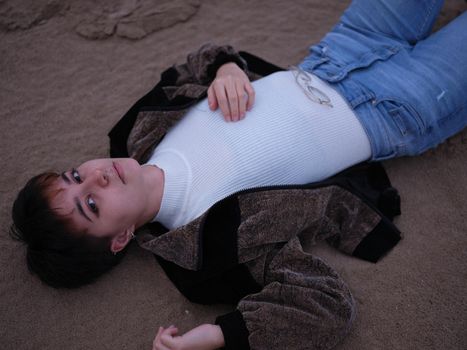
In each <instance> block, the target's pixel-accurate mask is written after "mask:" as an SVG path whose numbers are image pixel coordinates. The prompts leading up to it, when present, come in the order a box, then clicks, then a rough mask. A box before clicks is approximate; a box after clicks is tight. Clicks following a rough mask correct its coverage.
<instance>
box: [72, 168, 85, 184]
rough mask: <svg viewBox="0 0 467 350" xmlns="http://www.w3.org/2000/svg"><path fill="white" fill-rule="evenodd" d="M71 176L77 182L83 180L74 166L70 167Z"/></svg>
mask: <svg viewBox="0 0 467 350" xmlns="http://www.w3.org/2000/svg"><path fill="white" fill-rule="evenodd" d="M71 176H72V177H73V179H74V180H75V181H76V182H77V183H81V182H83V180H81V176H79V173H78V170H76V169H75V168H73V169H71Z"/></svg>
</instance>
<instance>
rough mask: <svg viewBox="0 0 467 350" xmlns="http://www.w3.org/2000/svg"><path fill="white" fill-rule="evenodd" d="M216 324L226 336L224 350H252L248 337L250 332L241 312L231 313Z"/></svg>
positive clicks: (218, 319)
mask: <svg viewBox="0 0 467 350" xmlns="http://www.w3.org/2000/svg"><path fill="white" fill-rule="evenodd" d="M216 324H217V325H219V326H220V327H221V329H222V333H223V334H224V342H225V346H224V349H226V350H250V344H249V342H248V336H249V335H250V332H248V329H247V328H246V325H245V321H244V320H243V316H242V314H241V312H240V311H238V310H235V311H233V312H231V313H228V314H225V315H222V316H219V317H217V318H216Z"/></svg>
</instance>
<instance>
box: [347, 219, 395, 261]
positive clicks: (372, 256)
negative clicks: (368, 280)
mask: <svg viewBox="0 0 467 350" xmlns="http://www.w3.org/2000/svg"><path fill="white" fill-rule="evenodd" d="M400 239H401V236H400V231H399V230H398V229H397V227H396V226H394V225H393V224H392V223H391V222H390V221H389V220H388V219H386V218H384V217H383V218H382V219H381V221H380V222H379V224H378V225H376V227H375V228H374V229H373V230H372V231H371V232H370V233H369V234H368V235H367V236H366V237H365V238H364V239H363V240H362V241H361V242H360V244H359V245H358V246H357V248H355V250H354V252H353V253H352V255H353V256H355V257H358V258H361V259H364V260H367V261H371V262H374V263H375V262H377V261H378V260H379V259H380V258H381V257H382V256H383V255H385V254H386V253H387V252H389V251H390V250H391V249H392V248H393V247H394V246H395V245H396V244H397V242H399V241H400Z"/></svg>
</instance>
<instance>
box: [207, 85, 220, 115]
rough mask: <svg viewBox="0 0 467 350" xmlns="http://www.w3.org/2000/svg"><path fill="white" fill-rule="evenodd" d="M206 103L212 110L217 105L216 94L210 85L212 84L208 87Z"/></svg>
mask: <svg viewBox="0 0 467 350" xmlns="http://www.w3.org/2000/svg"><path fill="white" fill-rule="evenodd" d="M208 104H209V108H210V109H211V110H212V111H215V110H216V109H217V107H218V104H217V98H216V94H215V93H214V88H213V87H212V84H211V86H210V87H209V89H208Z"/></svg>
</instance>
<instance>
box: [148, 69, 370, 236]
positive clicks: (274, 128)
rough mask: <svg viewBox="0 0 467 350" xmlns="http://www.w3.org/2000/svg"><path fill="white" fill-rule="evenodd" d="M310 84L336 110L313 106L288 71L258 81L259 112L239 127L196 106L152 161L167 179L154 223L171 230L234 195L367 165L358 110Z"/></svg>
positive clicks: (320, 83)
mask: <svg viewBox="0 0 467 350" xmlns="http://www.w3.org/2000/svg"><path fill="white" fill-rule="evenodd" d="M312 84H313V86H314V87H316V88H318V89H319V90H321V91H322V92H324V93H325V94H326V95H327V96H329V98H330V99H331V102H332V104H333V107H332V108H331V107H329V106H325V105H320V104H318V103H315V102H312V101H311V100H310V99H309V98H308V97H307V95H306V94H305V93H304V91H303V89H302V88H301V87H300V86H299V85H298V84H297V82H296V81H295V78H294V76H293V74H292V72H289V71H285V72H278V73H275V74H272V75H269V76H267V77H265V78H263V79H260V80H257V81H255V82H253V86H254V88H255V92H256V101H255V105H254V107H253V109H252V110H251V111H250V112H247V114H246V117H245V119H243V120H242V121H240V122H236V123H227V122H225V121H224V119H223V117H222V115H221V113H220V111H219V110H217V111H215V112H213V111H211V110H210V109H209V107H208V104H207V100H203V101H201V102H200V103H198V104H197V105H196V106H194V107H192V109H190V111H189V112H188V113H187V115H186V116H185V117H184V118H183V119H182V120H181V121H180V122H179V123H178V124H177V125H176V126H175V127H174V128H173V129H172V130H170V131H169V132H168V133H167V135H166V136H165V138H164V139H163V140H162V142H161V143H160V144H159V145H158V146H157V148H156V149H155V151H154V154H153V155H152V157H151V159H150V160H149V161H148V164H154V165H157V166H158V167H160V168H161V169H162V170H163V171H164V175H165V183H164V193H163V197H162V203H161V209H160V211H159V213H158V214H157V215H156V217H155V218H154V221H158V222H160V223H162V224H163V225H164V226H166V227H167V228H169V229H173V228H175V227H179V226H182V225H184V224H186V223H188V222H190V221H191V220H193V219H195V218H196V217H198V216H199V215H201V214H202V213H203V212H205V211H206V210H207V209H208V208H209V207H211V206H212V205H213V204H214V203H216V202H217V201H219V200H221V199H223V198H225V197H226V196H228V195H230V194H232V193H235V192H237V191H240V190H243V189H248V188H254V187H261V186H272V185H285V184H305V183H309V182H315V181H319V180H323V179H325V178H327V177H329V176H331V175H333V174H335V173H337V172H339V171H341V170H343V169H345V168H347V167H349V166H351V165H353V164H356V163H358V162H361V161H364V160H367V159H369V158H370V156H371V148H370V144H369V141H368V138H367V136H366V134H365V131H364V130H363V128H362V126H361V125H360V123H359V121H358V119H357V118H356V116H355V115H354V113H353V111H352V110H351V109H350V108H349V107H348V105H347V104H346V102H345V101H344V100H343V99H342V97H341V96H340V95H339V94H338V93H337V92H336V91H335V90H334V89H332V88H331V87H330V86H328V85H327V84H326V83H325V82H323V81H321V80H319V78H317V77H315V76H312Z"/></svg>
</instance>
